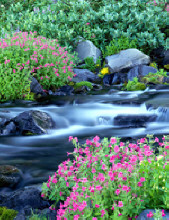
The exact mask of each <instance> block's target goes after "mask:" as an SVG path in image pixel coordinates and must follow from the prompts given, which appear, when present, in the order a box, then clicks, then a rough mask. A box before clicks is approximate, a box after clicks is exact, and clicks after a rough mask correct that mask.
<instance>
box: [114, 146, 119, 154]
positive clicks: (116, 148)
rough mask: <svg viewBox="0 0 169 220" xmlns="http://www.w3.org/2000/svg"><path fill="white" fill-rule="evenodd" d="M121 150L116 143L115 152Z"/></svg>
mask: <svg viewBox="0 0 169 220" xmlns="http://www.w3.org/2000/svg"><path fill="white" fill-rule="evenodd" d="M119 151H120V148H119V146H117V145H116V146H115V147H114V152H115V153H118V152H119Z"/></svg>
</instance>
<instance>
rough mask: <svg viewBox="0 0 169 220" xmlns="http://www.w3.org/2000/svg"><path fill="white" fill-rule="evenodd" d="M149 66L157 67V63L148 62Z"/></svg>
mask: <svg viewBox="0 0 169 220" xmlns="http://www.w3.org/2000/svg"><path fill="white" fill-rule="evenodd" d="M149 66H151V67H154V68H156V69H157V64H156V63H155V62H153V63H150V65H149Z"/></svg>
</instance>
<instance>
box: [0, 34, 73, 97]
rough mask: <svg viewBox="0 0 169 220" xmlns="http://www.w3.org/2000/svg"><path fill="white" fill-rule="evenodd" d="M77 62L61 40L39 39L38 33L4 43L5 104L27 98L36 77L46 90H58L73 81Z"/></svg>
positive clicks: (0, 91) (0, 57)
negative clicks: (60, 44)
mask: <svg viewBox="0 0 169 220" xmlns="http://www.w3.org/2000/svg"><path fill="white" fill-rule="evenodd" d="M75 60H76V58H75V57H74V56H73V55H70V54H68V51H66V50H65V48H62V47H60V46H59V44H58V43H57V40H49V39H46V38H45V37H42V36H38V37H36V33H32V32H30V34H28V33H27V32H23V33H21V32H20V33H15V34H14V35H13V36H12V37H8V38H6V39H5V40H1V41H0V64H1V65H0V76H1V77H0V98H1V101H4V100H9V99H16V98H22V97H23V95H24V96H27V93H30V83H31V80H32V76H34V77H35V78H36V79H37V80H38V82H39V83H40V85H42V87H43V89H44V90H49V89H51V90H53V91H55V90H56V89H57V88H59V87H61V86H63V85H65V84H67V83H68V82H70V81H71V79H72V77H73V76H74V73H73V70H72V68H73V66H74V65H75V63H74V61H75Z"/></svg>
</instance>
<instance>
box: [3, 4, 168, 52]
mask: <svg viewBox="0 0 169 220" xmlns="http://www.w3.org/2000/svg"><path fill="white" fill-rule="evenodd" d="M161 1H164V0H161ZM40 2H41V1H40ZM93 2H98V1H96V0H95V1H94V0H93V1H76V0H71V1H70V0H64V1H58V2H57V3H54V2H53V3H52V1H50V3H49V4H50V5H43V4H40V3H39V5H37V6H36V7H37V8H38V9H37V10H36V11H33V10H32V9H30V8H28V9H24V8H23V10H22V11H20V12H19V13H16V10H17V9H16V5H13V6H11V7H10V8H9V10H3V13H2V15H1V17H0V24H1V30H0V35H1V36H2V37H4V36H5V34H6V33H7V32H8V31H11V30H12V31H13V30H14V31H15V30H17V29H19V30H21V31H37V33H38V35H41V36H44V37H47V38H51V39H55V38H57V39H58V43H59V44H60V45H61V46H63V47H65V46H66V47H67V49H68V51H69V52H70V51H73V49H74V39H75V38H76V37H78V36H81V37H83V38H84V39H86V40H91V41H92V42H93V43H94V45H95V46H97V47H98V48H100V49H101V50H102V51H104V50H105V48H106V46H108V45H109V43H110V42H111V40H112V39H118V38H120V37H121V36H123V37H127V38H128V39H129V40H130V41H132V40H136V39H137V41H138V49H140V50H141V51H143V52H145V53H147V54H149V52H150V49H153V48H156V47H158V46H164V47H165V48H167V44H166V39H167V36H166V34H165V33H164V32H162V30H161V28H164V27H166V24H167V12H166V11H163V9H162V8H161V7H160V6H155V5H152V4H146V3H145V1H142V0H129V1H127V2H126V1H115V0H101V1H99V2H98V3H99V7H98V8H97V9H95V8H94V7H93V8H92V4H93ZM100 5H101V7H100ZM17 7H18V6H17ZM77 20H78V22H77ZM152 24H153V25H152ZM124 43H125V42H124Z"/></svg>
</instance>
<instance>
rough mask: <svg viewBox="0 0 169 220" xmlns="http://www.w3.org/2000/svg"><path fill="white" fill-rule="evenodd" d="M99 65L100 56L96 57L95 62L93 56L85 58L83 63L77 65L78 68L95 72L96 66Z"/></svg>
mask: <svg viewBox="0 0 169 220" xmlns="http://www.w3.org/2000/svg"><path fill="white" fill-rule="evenodd" d="M100 65H101V58H100V57H99V59H97V61H96V64H95V63H94V60H93V57H86V58H85V65H83V66H81V67H79V68H80V69H89V70H90V71H91V72H95V70H96V67H97V66H100Z"/></svg>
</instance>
